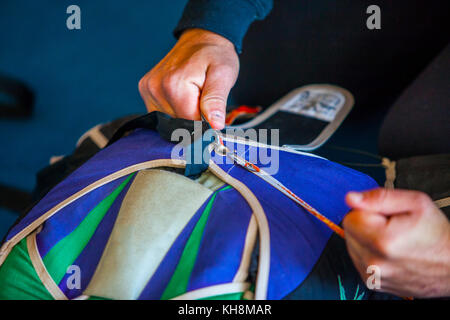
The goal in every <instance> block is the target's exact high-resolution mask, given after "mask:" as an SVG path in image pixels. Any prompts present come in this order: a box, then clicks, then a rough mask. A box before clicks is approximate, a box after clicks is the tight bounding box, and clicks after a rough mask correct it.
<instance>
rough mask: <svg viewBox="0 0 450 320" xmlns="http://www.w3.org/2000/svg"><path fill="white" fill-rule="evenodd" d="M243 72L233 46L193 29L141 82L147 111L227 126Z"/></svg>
mask: <svg viewBox="0 0 450 320" xmlns="http://www.w3.org/2000/svg"><path fill="white" fill-rule="evenodd" d="M238 73H239V58H238V55H237V54H236V51H235V48H234V45H233V43H231V42H230V41H229V40H227V39H225V38H224V37H222V36H220V35H218V34H215V33H213V32H210V31H206V30H202V29H189V30H186V31H185V32H183V34H182V35H181V37H180V38H179V40H178V42H177V43H176V44H175V46H174V47H173V48H172V50H170V52H169V53H168V54H167V55H166V56H165V57H164V59H162V60H161V61H160V62H159V63H158V64H157V65H156V66H155V67H154V68H153V69H152V70H150V72H148V73H147V74H146V75H145V76H144V77H143V78H142V79H141V80H140V81H139V92H140V93H141V96H142V99H143V100H144V102H145V105H146V107H147V110H148V111H149V112H151V111H161V112H164V113H167V114H169V115H171V116H172V117H177V118H184V119H190V120H200V119H201V116H200V110H201V112H202V114H203V115H204V116H205V117H206V119H207V120H208V122H209V123H210V124H211V126H212V127H213V128H214V129H222V128H223V127H224V125H225V112H226V111H225V109H226V103H227V98H228V94H229V92H230V90H231V88H232V87H233V85H234V83H235V82H236V79H237V76H238Z"/></svg>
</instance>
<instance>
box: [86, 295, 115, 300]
mask: <svg viewBox="0 0 450 320" xmlns="http://www.w3.org/2000/svg"><path fill="white" fill-rule="evenodd" d="M87 300H112V299H108V298H103V297H96V296H91V297H89V298H88V299H87Z"/></svg>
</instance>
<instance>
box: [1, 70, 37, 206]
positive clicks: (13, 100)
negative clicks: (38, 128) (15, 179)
mask: <svg viewBox="0 0 450 320" xmlns="http://www.w3.org/2000/svg"><path fill="white" fill-rule="evenodd" d="M33 102H34V94H33V92H32V91H31V89H29V88H28V87H27V86H26V85H25V84H23V83H22V82H20V81H18V80H15V79H12V78H9V77H5V76H1V75H0V118H28V117H30V116H31V114H32V111H33ZM30 203H31V193H29V192H26V191H23V190H20V189H17V188H15V187H11V186H5V185H0V207H3V208H6V209H9V210H11V211H13V212H16V213H22V212H23V211H24V210H25V209H26V208H27V207H28V206H29V204H30Z"/></svg>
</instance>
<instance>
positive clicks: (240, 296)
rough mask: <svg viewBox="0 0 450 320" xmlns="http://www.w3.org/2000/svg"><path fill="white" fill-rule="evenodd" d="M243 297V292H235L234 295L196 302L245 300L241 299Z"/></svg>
mask: <svg viewBox="0 0 450 320" xmlns="http://www.w3.org/2000/svg"><path fill="white" fill-rule="evenodd" d="M243 295H244V293H243V292H236V293H228V294H221V295H218V296H212V297H207V298H201V299H198V300H245V299H244V298H243V297H242V296H243Z"/></svg>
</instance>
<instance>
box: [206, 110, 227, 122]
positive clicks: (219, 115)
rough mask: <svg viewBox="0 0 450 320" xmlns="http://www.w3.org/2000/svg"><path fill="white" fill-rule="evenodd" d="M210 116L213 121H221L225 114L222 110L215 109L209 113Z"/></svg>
mask: <svg viewBox="0 0 450 320" xmlns="http://www.w3.org/2000/svg"><path fill="white" fill-rule="evenodd" d="M210 117H211V120H213V121H223V120H224V119H225V114H224V113H223V112H222V111H219V110H216V111H213V112H211V113H210Z"/></svg>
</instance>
